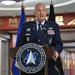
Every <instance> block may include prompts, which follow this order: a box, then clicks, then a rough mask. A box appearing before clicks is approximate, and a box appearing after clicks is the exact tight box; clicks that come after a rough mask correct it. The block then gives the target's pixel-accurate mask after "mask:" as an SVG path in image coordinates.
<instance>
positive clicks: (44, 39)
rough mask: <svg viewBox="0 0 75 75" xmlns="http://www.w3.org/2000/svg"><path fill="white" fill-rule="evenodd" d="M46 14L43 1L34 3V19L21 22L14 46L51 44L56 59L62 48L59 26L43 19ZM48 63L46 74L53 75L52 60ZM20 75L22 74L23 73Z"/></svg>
mask: <svg viewBox="0 0 75 75" xmlns="http://www.w3.org/2000/svg"><path fill="white" fill-rule="evenodd" d="M46 14H47V12H46V7H45V5H44V4H43V3H38V4H36V5H35V10H34V15H35V16H36V20H35V21H29V22H25V23H24V24H23V27H22V31H21V34H20V37H19V39H18V42H17V44H16V47H20V46H22V45H24V44H26V43H36V44H39V45H48V46H51V47H52V46H53V47H54V48H55V57H56V59H57V58H58V57H59V56H60V53H61V51H62V48H63V44H62V40H61V37H60V31H59V26H58V25H57V24H56V23H54V22H51V21H47V20H46V19H45V18H46ZM39 24H40V25H39ZM48 64H49V67H48V75H53V70H54V67H53V66H54V63H53V60H49V62H48ZM43 71H44V69H42V70H41V71H40V72H39V73H36V75H39V74H42V75H44V73H43ZM22 75H24V73H23V74H22ZM27 75H30V74H27ZM32 75H34V74H32Z"/></svg>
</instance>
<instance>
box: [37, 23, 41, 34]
mask: <svg viewBox="0 0 75 75" xmlns="http://www.w3.org/2000/svg"><path fill="white" fill-rule="evenodd" d="M40 31H41V23H39V24H38V33H39V32H40Z"/></svg>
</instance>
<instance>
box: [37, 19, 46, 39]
mask: <svg viewBox="0 0 75 75" xmlns="http://www.w3.org/2000/svg"><path fill="white" fill-rule="evenodd" d="M44 26H45V27H46V28H47V21H46V20H45V24H44ZM42 36H44V33H43V30H41V31H40V33H39V34H38V37H40V38H41V37H42Z"/></svg>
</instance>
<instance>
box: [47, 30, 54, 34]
mask: <svg viewBox="0 0 75 75" xmlns="http://www.w3.org/2000/svg"><path fill="white" fill-rule="evenodd" d="M47 34H50V35H55V31H54V30H53V29H49V30H47Z"/></svg>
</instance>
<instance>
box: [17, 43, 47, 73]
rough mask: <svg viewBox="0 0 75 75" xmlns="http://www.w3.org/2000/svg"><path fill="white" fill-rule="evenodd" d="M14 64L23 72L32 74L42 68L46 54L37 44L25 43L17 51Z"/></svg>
mask: <svg viewBox="0 0 75 75" xmlns="http://www.w3.org/2000/svg"><path fill="white" fill-rule="evenodd" d="M16 62H17V64H18V66H19V68H20V69H21V70H22V71H23V72H25V73H29V74H33V73H36V72H39V71H40V70H41V69H42V68H43V67H44V65H45V62H46V54H45V52H44V50H43V48H42V47H41V46H39V45H38V44H35V43H27V44H24V45H23V46H21V47H20V48H19V49H18V51H17V53H16Z"/></svg>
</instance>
